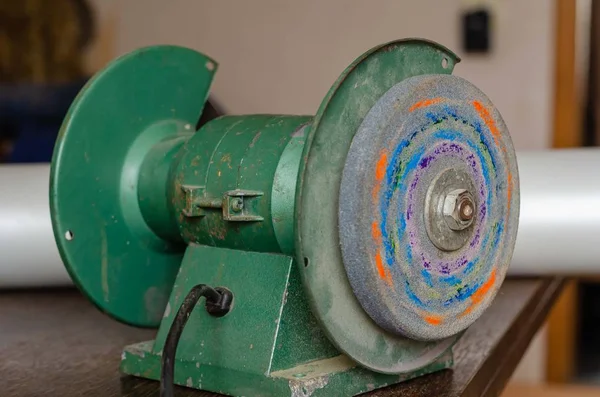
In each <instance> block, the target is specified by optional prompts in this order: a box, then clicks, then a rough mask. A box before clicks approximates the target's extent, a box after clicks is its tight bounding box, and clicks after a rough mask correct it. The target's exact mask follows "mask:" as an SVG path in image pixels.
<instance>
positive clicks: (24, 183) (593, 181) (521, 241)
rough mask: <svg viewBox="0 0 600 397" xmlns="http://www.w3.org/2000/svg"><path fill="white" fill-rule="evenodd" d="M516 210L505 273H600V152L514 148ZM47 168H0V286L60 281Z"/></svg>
mask: <svg viewBox="0 0 600 397" xmlns="http://www.w3.org/2000/svg"><path fill="white" fill-rule="evenodd" d="M517 158H518V163H519V175H520V179H521V184H520V185H521V186H520V191H521V215H520V220H519V232H518V236H517V244H516V247H515V252H514V256H513V261H512V265H511V267H510V270H509V274H511V275H539V274H586V275H589V274H600V150H598V149H564V150H550V151H541V152H519V153H518V156H517ZM49 175H50V166H49V165H47V164H43V165H3V166H2V167H0V288H13V287H35V286H62V285H70V284H71V280H70V278H69V276H68V274H67V272H66V270H65V267H64V265H63V263H62V260H61V259H60V255H59V253H58V249H57V248H56V243H55V242H54V235H53V234H52V225H51V222H50V209H49V204H48V183H49Z"/></svg>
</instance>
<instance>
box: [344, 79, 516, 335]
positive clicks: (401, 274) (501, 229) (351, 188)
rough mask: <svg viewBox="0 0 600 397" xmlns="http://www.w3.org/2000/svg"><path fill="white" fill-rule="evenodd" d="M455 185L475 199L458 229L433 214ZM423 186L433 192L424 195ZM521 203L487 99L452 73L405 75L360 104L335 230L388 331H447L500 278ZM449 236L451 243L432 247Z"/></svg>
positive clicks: (470, 315)
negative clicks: (468, 220)
mask: <svg viewBox="0 0 600 397" xmlns="http://www.w3.org/2000/svg"><path fill="white" fill-rule="evenodd" d="M444 173H446V176H444V177H443V178H441V177H440V175H442V174H444ZM448 174H451V175H450V176H448ZM440 181H441V182H440ZM457 188H461V189H465V190H468V191H469V192H470V194H472V196H473V199H474V205H475V208H474V209H475V213H474V217H473V221H472V224H471V225H470V226H469V227H468V228H467V229H465V230H461V231H455V230H451V229H448V228H447V227H446V226H445V224H443V223H442V221H441V220H440V219H441V218H440V216H441V215H440V214H437V215H436V213H435V212H436V209H437V210H440V211H441V207H440V205H442V204H443V198H444V197H445V194H446V193H447V192H449V191H450V190H452V189H457ZM432 191H433V192H434V193H435V192H437V193H435V194H437V196H435V197H434V198H433V199H431V200H430V201H431V202H432V203H433V204H432V203H428V204H427V205H426V202H427V196H428V192H432ZM429 195H430V196H431V197H433V196H432V194H431V193H429ZM440 200H442V202H441V203H442V204H440V203H439V201H440ZM438 204H439V205H438ZM426 213H428V214H429V218H427V220H428V222H429V225H430V226H429V229H430V230H429V232H428V230H427V229H428V227H426V216H425V214H426ZM518 213H519V191H518V172H517V166H516V159H515V153H514V149H513V146H512V142H511V140H510V137H509V134H508V130H507V127H506V125H505V124H504V122H503V120H502V118H501V116H500V114H499V112H498V111H497V110H496V109H495V108H494V106H493V105H492V103H491V101H490V100H489V99H488V98H487V97H486V96H485V95H484V94H483V93H482V92H481V91H480V90H479V89H477V88H476V87H475V86H473V85H472V84H471V83H469V82H467V81H466V80H464V79H462V78H459V77H456V76H451V75H424V76H417V77H412V78H410V79H407V80H404V81H402V82H400V83H399V84H397V85H396V86H394V87H392V88H391V89H390V90H389V91H388V92H387V93H386V94H385V95H384V96H383V97H382V98H381V99H380V100H379V101H378V102H377V103H376V105H375V106H374V107H373V108H372V109H371V110H370V111H369V113H368V114H367V116H366V117H365V119H364V121H363V123H362V125H361V127H360V129H359V130H358V132H357V133H356V135H355V137H354V139H353V141H352V145H351V147H350V151H349V153H348V156H347V159H346V164H345V167H344V172H343V176H342V182H341V188H340V199H339V235H340V244H341V251H342V257H343V262H344V266H345V269H346V272H347V275H348V278H349V280H350V283H351V286H352V289H353V291H354V293H355V294H356V296H357V298H358V300H359V302H360V304H361V305H362V307H363V308H364V310H365V311H366V312H367V313H368V314H369V316H370V317H371V318H372V319H373V320H374V321H375V322H376V323H377V324H379V325H380V326H382V327H383V328H385V329H387V330H388V331H390V332H392V333H395V334H400V335H404V336H407V337H410V338H413V339H417V340H439V339H442V338H445V337H448V336H451V335H455V334H457V333H459V332H460V331H462V330H464V329H466V328H467V327H468V326H469V325H470V324H472V323H473V322H474V321H475V320H476V319H477V318H478V317H479V316H480V315H481V314H482V312H483V311H484V310H485V309H486V308H487V307H488V306H489V304H490V303H491V301H492V299H493V298H494V296H495V294H496V292H497V290H498V288H499V287H500V285H501V284H502V281H503V279H504V276H505V274H506V270H507V267H508V265H509V263H510V259H511V257H512V251H513V247H514V243H515V238H516V231H517V224H518V215H519V214H518ZM434 229H435V230H434ZM432 237H433V238H434V239H438V240H440V241H441V242H440V241H438V244H437V246H436V244H434V242H432ZM456 239H459V240H460V244H458V245H459V248H458V249H454V248H453V249H452V250H442V249H440V248H438V246H444V244H443V243H444V241H446V240H448V241H450V242H455V240H456Z"/></svg>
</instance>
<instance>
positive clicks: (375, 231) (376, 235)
mask: <svg viewBox="0 0 600 397" xmlns="http://www.w3.org/2000/svg"><path fill="white" fill-rule="evenodd" d="M371 234H372V235H373V240H375V244H377V245H379V244H381V230H380V229H379V225H378V224H377V222H373V224H372V225H371Z"/></svg>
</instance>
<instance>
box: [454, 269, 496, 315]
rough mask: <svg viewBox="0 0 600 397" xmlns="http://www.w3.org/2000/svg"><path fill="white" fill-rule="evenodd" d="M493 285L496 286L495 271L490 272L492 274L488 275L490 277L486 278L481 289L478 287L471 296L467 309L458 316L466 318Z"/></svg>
mask: <svg viewBox="0 0 600 397" xmlns="http://www.w3.org/2000/svg"><path fill="white" fill-rule="evenodd" d="M494 284H496V271H495V270H494V271H492V273H491V274H490V277H488V279H487V280H486V282H485V283H483V285H482V286H481V287H479V288H478V289H477V291H475V293H474V294H473V296H471V305H469V307H467V308H466V309H465V311H464V312H462V313H461V314H460V317H463V316H466V315H467V314H469V313H471V311H472V310H473V308H474V307H475V306H477V305H478V304H479V303H480V302H481V301H482V300H483V298H485V296H486V295H487V293H488V292H489V291H490V289H491V288H492V287H493V286H494Z"/></svg>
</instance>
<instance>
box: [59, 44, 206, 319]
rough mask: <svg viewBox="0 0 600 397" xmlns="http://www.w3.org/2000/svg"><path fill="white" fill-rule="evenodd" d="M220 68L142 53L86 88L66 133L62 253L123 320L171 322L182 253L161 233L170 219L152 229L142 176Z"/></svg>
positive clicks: (80, 280)
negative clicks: (167, 318)
mask: <svg viewBox="0 0 600 397" xmlns="http://www.w3.org/2000/svg"><path fill="white" fill-rule="evenodd" d="M215 70H216V63H215V62H214V61H213V60H211V59H210V58H208V57H206V56H204V55H202V54H199V53H197V52H195V51H192V50H189V49H185V48H180V47H171V46H158V47H151V48H145V49H141V50H138V51H134V52H133V53H130V54H128V55H125V56H123V57H121V58H119V59H118V60H116V61H115V62H113V63H111V64H110V65H109V66H108V67H107V68H106V69H105V70H103V71H102V72H101V73H99V74H98V75H96V76H95V77H94V78H93V79H91V80H90V81H89V82H88V84H86V86H85V87H84V88H83V90H82V91H81V92H80V94H79V95H78V96H77V98H76V99H75V101H74V103H73V104H72V105H71V108H70V109H69V112H68V114H67V116H66V118H65V121H64V123H63V126H62V128H61V131H60V134H59V137H58V140H57V142H56V146H55V151H54V157H53V160H52V167H51V179H50V207H51V215H52V225H53V229H54V235H55V238H56V242H57V245H58V249H59V252H60V254H61V257H62V259H63V261H64V263H65V265H66V267H67V270H68V271H69V274H70V275H71V278H72V279H73V280H74V282H75V283H76V284H77V286H78V287H79V288H80V289H81V290H82V291H83V293H84V294H86V296H87V297H88V298H89V299H90V300H91V301H92V302H94V304H96V305H97V306H98V307H99V308H100V309H101V310H102V311H104V312H106V313H107V314H109V315H110V316H112V317H114V318H116V319H118V320H120V321H123V322H126V323H129V324H134V325H138V326H157V325H158V324H159V323H160V319H161V318H162V313H163V311H164V308H165V305H166V302H167V299H168V298H169V293H170V291H171V288H172V286H173V282H174V281H175V276H176V274H177V269H178V268H179V265H180V263H181V258H182V254H183V249H182V247H181V244H177V243H173V242H172V241H169V240H165V239H163V238H160V237H159V236H158V235H157V234H156V232H155V231H153V229H154V230H156V229H160V225H157V224H156V223H157V222H158V223H162V222H163V220H156V222H154V223H152V224H151V227H153V228H152V229H151V227H149V225H148V224H147V223H146V220H145V219H144V217H143V214H142V207H141V205H140V201H139V200H138V194H139V188H138V178H139V174H140V169H141V166H142V162H143V161H144V159H145V157H146V156H147V154H148V153H149V152H151V151H152V148H154V147H155V145H158V144H160V143H161V142H163V141H164V140H166V139H171V138H173V137H176V136H179V135H181V134H186V133H187V132H188V131H189V126H190V125H192V126H193V125H195V124H196V122H197V121H198V118H199V117H200V114H201V112H202V107H203V104H204V103H205V101H206V99H207V97H208V93H209V88H210V84H211V82H212V77H213V74H214V72H215ZM157 194H160V191H158V192H157ZM143 196H144V195H143ZM143 196H142V198H146V197H143ZM159 201H160V200H159ZM157 205H160V204H158V203H157ZM168 229H169V228H168V227H167V228H166V229H165V230H167V231H166V232H165V233H167V234H172V231H171V232H169V231H168ZM124 280H126V282H124Z"/></svg>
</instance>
